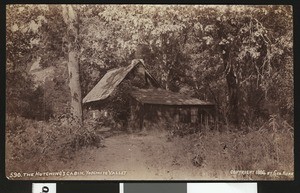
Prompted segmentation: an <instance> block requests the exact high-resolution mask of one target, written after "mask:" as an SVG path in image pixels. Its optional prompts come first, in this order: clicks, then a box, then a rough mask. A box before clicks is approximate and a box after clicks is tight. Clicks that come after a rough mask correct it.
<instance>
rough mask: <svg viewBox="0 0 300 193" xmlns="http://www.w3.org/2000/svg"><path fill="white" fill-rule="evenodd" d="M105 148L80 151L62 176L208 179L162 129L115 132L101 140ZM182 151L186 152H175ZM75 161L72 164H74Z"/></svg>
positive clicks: (187, 148)
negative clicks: (76, 174)
mask: <svg viewBox="0 0 300 193" xmlns="http://www.w3.org/2000/svg"><path fill="white" fill-rule="evenodd" d="M104 144H105V147H101V148H98V149H96V148H95V149H89V150H83V151H81V152H79V153H78V155H77V156H76V158H75V159H74V160H73V161H72V162H73V164H72V163H70V164H71V166H72V168H73V169H70V170H69V171H70V172H75V171H78V172H84V174H83V175H78V176H73V175H69V176H65V177H63V179H72V180H73V179H74V180H76V179H79V180H122V179H125V180H172V179H173V180H184V179H189V180H191V179H195V180H197V179H204V178H205V179H208V178H211V177H209V176H205V172H204V170H203V167H196V166H194V165H193V163H192V159H193V155H192V153H190V152H189V147H187V146H186V144H184V143H178V140H173V139H170V138H168V135H167V133H166V132H157V131H156V132H151V133H149V132H147V133H146V134H145V133H143V134H142V133H134V134H118V135H114V136H111V137H108V138H105V140H104ZM178 152H185V153H186V155H178ZM75 163H76V164H75Z"/></svg>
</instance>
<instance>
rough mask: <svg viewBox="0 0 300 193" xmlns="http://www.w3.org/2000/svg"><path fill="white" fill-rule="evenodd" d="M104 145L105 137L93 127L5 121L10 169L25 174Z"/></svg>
mask: <svg viewBox="0 0 300 193" xmlns="http://www.w3.org/2000/svg"><path fill="white" fill-rule="evenodd" d="M101 146H102V137H101V136H100V135H98V134H97V132H96V129H95V128H94V127H91V125H84V126H82V127H79V126H76V125H73V124H72V122H71V120H67V119H52V120H50V121H49V122H45V121H34V120H30V119H25V118H23V117H9V116H8V117H7V118H6V161H7V162H6V163H7V169H14V170H19V171H23V170H24V169H25V168H24V166H26V169H30V170H33V171H36V170H39V171H40V170H43V169H46V168H48V167H49V166H50V165H51V164H50V162H53V161H58V162H59V161H61V162H67V161H70V160H71V159H73V158H74V157H75V156H76V152H77V151H79V150H81V149H82V148H87V147H97V148H99V147H101ZM24 163H26V165H24ZM28 163H31V165H28Z"/></svg>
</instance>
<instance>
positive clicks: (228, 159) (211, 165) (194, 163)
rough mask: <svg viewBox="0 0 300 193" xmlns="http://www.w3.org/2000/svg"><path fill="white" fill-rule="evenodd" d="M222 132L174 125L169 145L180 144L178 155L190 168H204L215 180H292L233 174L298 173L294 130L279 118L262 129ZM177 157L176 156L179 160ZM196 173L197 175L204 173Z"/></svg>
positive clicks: (279, 177) (270, 121) (287, 177)
mask: <svg viewBox="0 0 300 193" xmlns="http://www.w3.org/2000/svg"><path fill="white" fill-rule="evenodd" d="M223 127H225V128H224V129H223V128H220V131H218V130H214V129H202V130H201V129H200V128H199V129H197V128H196V127H193V126H191V125H190V126H189V125H185V124H173V125H171V126H170V125H169V126H168V128H172V129H171V130H170V132H169V136H168V141H172V142H174V143H176V144H178V147H182V149H181V150H180V151H179V149H176V151H175V154H176V155H182V158H180V159H181V162H182V163H186V164H187V165H190V167H204V168H205V169H201V171H202V170H203V171H207V173H205V174H195V175H203V176H206V177H205V178H206V179H207V178H211V179H216V178H218V179H220V178H223V179H248V180H249V179H259V180H264V179H280V180H285V179H291V177H292V176H284V175H282V176H267V175H261V176H259V175H244V176H243V175H231V174H230V173H229V172H230V170H233V169H235V170H258V169H261V170H265V171H266V172H267V171H270V172H273V171H275V170H277V171H286V172H292V171H294V135H293V129H292V127H291V126H290V125H287V123H285V122H284V121H282V120H280V119H279V118H278V117H276V116H271V118H270V120H268V121H267V122H266V123H265V124H263V125H261V126H260V127H258V128H250V129H248V131H247V132H245V130H231V129H228V128H229V127H230V126H223ZM175 154H174V156H176V155H175ZM201 171H200V170H199V171H198V170H195V172H196V173H197V172H201Z"/></svg>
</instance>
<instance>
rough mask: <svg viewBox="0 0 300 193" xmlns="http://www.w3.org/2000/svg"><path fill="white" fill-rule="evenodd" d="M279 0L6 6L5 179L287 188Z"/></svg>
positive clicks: (289, 96)
mask: <svg viewBox="0 0 300 193" xmlns="http://www.w3.org/2000/svg"><path fill="white" fill-rule="evenodd" d="M293 57H294V56H293V7H292V6H290V5H175V4H173V5H171V4H170V5H166V4H165V5H154V4H153V5H150V4H149V5H148V4H147V5H143V4H136V5H135V4H126V5H125V4H113V5H112V4H93V5H92V4H86V5H85V4H80V5H79V4H78V5H76V4H72V5H71V4H51V5H50V4H49V5H48V4H10V5H6V93H5V94H6V109H5V110H6V112H5V113H6V118H5V120H6V123H5V124H6V128H5V173H6V177H7V178H8V179H9V180H100V181H102V180H189V181H191V180H217V181H218V180H246V181H249V180H250V181H251V180H253V181H257V180H272V181H277V180H280V181H281V180H294V69H293V66H294V60H293Z"/></svg>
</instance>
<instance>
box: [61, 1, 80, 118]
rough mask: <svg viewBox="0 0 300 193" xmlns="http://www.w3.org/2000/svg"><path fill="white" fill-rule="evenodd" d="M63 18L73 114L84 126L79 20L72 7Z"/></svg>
mask: <svg viewBox="0 0 300 193" xmlns="http://www.w3.org/2000/svg"><path fill="white" fill-rule="evenodd" d="M63 18H64V21H65V23H66V25H67V29H68V32H67V36H68V37H67V40H68V71H69V87H70V92H71V114H72V116H73V117H74V118H75V119H76V121H77V122H78V123H79V124H82V106H81V100H82V98H81V88H80V78H79V63H78V49H77V47H78V46H77V39H78V29H77V28H76V27H75V26H78V20H77V15H76V12H75V11H74V9H73V7H72V5H65V6H63Z"/></svg>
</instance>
